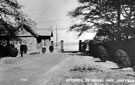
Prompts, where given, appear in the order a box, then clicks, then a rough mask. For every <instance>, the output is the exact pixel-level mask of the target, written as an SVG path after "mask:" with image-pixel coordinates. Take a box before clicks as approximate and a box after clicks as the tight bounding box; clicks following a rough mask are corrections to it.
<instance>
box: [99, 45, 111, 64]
mask: <svg viewBox="0 0 135 85" xmlns="http://www.w3.org/2000/svg"><path fill="white" fill-rule="evenodd" d="M97 54H98V56H99V58H100V59H101V61H103V62H105V61H106V60H107V59H108V57H109V56H108V53H107V50H106V49H105V48H104V47H103V46H101V45H100V46H98V47H97Z"/></svg>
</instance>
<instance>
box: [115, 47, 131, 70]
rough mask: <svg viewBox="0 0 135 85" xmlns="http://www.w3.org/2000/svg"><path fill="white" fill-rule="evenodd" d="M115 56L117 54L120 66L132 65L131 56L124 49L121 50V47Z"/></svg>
mask: <svg viewBox="0 0 135 85" xmlns="http://www.w3.org/2000/svg"><path fill="white" fill-rule="evenodd" d="M115 56H116V59H117V60H116V61H117V64H118V66H119V67H120V68H123V67H130V66H131V62H130V59H129V56H128V54H127V53H126V52H125V51H124V50H121V49H119V50H117V51H116V53H115Z"/></svg>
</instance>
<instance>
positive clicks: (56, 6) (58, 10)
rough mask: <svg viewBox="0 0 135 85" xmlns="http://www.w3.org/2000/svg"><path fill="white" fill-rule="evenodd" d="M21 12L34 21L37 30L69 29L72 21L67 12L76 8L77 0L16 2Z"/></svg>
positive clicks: (20, 0)
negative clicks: (50, 28) (49, 28)
mask: <svg viewBox="0 0 135 85" xmlns="http://www.w3.org/2000/svg"><path fill="white" fill-rule="evenodd" d="M18 2H19V3H20V4H21V5H23V7H22V10H23V12H24V13H25V14H27V15H28V17H30V18H31V19H33V20H34V21H36V23H37V27H38V28H48V27H51V26H52V27H56V25H57V27H59V28H69V26H70V25H71V23H72V19H71V18H70V17H69V16H67V14H68V11H71V10H73V9H75V8H76V7H77V6H78V2H77V0H18Z"/></svg>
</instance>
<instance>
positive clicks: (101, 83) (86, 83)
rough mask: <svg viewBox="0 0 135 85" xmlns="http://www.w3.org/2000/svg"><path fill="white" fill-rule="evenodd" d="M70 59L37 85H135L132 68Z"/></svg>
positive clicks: (75, 56) (85, 58) (73, 56)
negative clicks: (119, 67) (120, 67)
mask: <svg viewBox="0 0 135 85" xmlns="http://www.w3.org/2000/svg"><path fill="white" fill-rule="evenodd" d="M79 54H80V53H76V54H66V55H68V56H69V57H68V58H67V59H66V60H65V61H63V62H61V63H60V64H59V65H57V66H55V67H54V68H52V69H51V70H50V71H49V72H48V73H45V75H43V76H42V77H41V80H40V81H38V82H37V85H135V73H134V72H133V70H132V68H124V69H118V66H117V64H115V63H113V62H110V61H106V62H100V59H98V58H93V57H90V56H82V55H79Z"/></svg>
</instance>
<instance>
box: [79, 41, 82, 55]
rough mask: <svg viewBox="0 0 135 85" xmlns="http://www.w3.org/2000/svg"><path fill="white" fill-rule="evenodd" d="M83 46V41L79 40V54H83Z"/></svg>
mask: <svg viewBox="0 0 135 85" xmlns="http://www.w3.org/2000/svg"><path fill="white" fill-rule="evenodd" d="M81 44H82V40H79V52H82V46H81Z"/></svg>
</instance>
